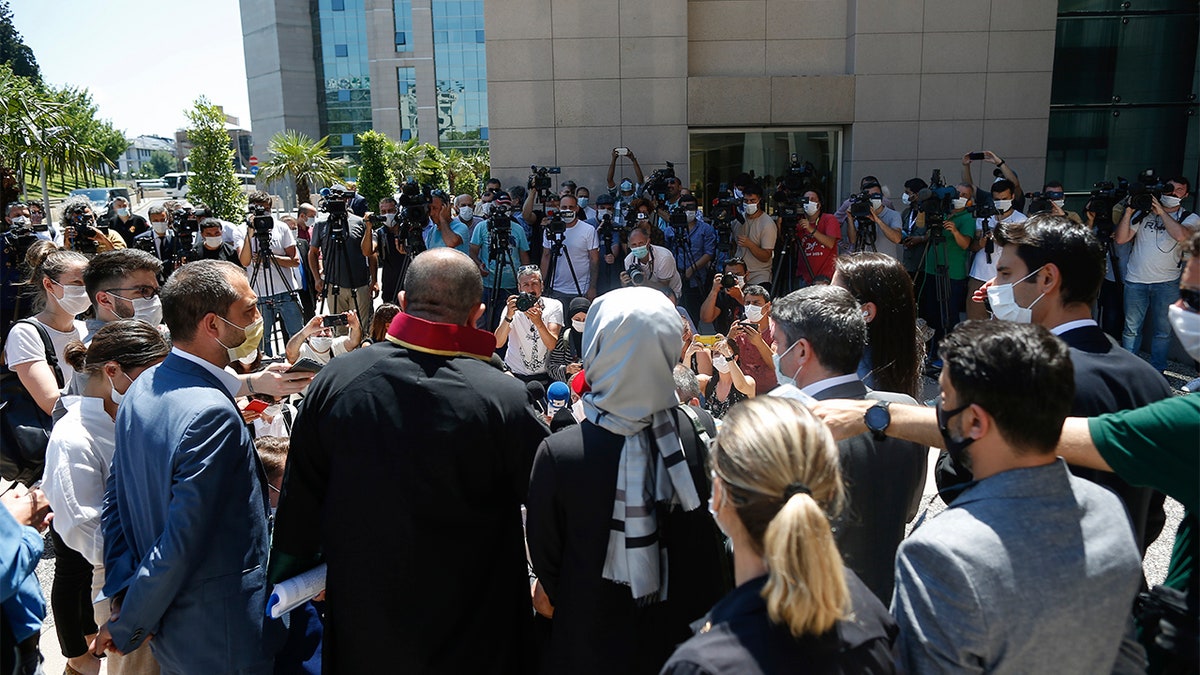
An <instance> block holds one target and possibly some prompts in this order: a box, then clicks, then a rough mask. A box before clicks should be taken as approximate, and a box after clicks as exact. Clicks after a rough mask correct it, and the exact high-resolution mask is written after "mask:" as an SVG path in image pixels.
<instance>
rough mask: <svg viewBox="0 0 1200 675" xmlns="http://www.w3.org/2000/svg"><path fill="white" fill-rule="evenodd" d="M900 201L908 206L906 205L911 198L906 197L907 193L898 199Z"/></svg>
mask: <svg viewBox="0 0 1200 675" xmlns="http://www.w3.org/2000/svg"><path fill="white" fill-rule="evenodd" d="M900 201H902V202H904V205H905V206H908V204H909V203H910V202H911V201H912V198H911V197H909V196H908V193H907V192H905V193H904V195H903V196H901V197H900Z"/></svg>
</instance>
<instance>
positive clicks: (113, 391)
mask: <svg viewBox="0 0 1200 675" xmlns="http://www.w3.org/2000/svg"><path fill="white" fill-rule="evenodd" d="M121 374H122V375H125V373H121ZM105 377H108V375H105ZM125 379H127V380H129V386H130V387H132V386H133V378H131V377H129V376H128V375H125ZM125 390H126V391H129V387H125ZM108 400H110V401H112V402H113V405H116V406H120V405H121V401H124V400H125V394H122V393H121V392H119V391H117V385H115V384H113V381H112V378H111V377H108Z"/></svg>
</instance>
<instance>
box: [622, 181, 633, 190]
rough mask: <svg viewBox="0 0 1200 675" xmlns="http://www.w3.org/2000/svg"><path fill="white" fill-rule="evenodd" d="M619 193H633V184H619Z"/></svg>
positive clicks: (627, 182)
mask: <svg viewBox="0 0 1200 675" xmlns="http://www.w3.org/2000/svg"><path fill="white" fill-rule="evenodd" d="M621 192H633V183H630V182H629V181H624V182H623V183H621Z"/></svg>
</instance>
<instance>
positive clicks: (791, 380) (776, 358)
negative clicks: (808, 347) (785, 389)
mask: <svg viewBox="0 0 1200 675" xmlns="http://www.w3.org/2000/svg"><path fill="white" fill-rule="evenodd" d="M798 344H800V343H799V342H793V343H792V346H791V347H788V348H787V349H785V350H783V353H782V354H772V355H771V361H773V362H774V363H775V381H776V382H778V383H779V384H790V385H792V386H793V387H799V386H800V385H798V384H796V377H795V376H797V375H799V374H800V368H797V369H796V372H794V373H792V377H788V376H787V375H784V374H783V371H782V370H780V367H779V362H780V361H782V360H783V357H785V356H787V353H788V352H790V351H792V350H793V349H795V348H796V345H798Z"/></svg>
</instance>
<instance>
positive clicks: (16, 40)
mask: <svg viewBox="0 0 1200 675" xmlns="http://www.w3.org/2000/svg"><path fill="white" fill-rule="evenodd" d="M0 63H6V64H8V65H9V67H10V68H12V71H13V74H15V75H17V76H18V77H25V78H29V80H30V81H32V82H41V81H42V72H41V69H40V68H39V67H38V63H37V59H36V58H34V56H33V50H32V49H30V48H29V45H26V44H25V40H24V39H22V38H21V34H20V33H19V32H17V29H16V27H15V26H13V22H12V11H11V10H10V9H9V8H8V1H7V0H0Z"/></svg>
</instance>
